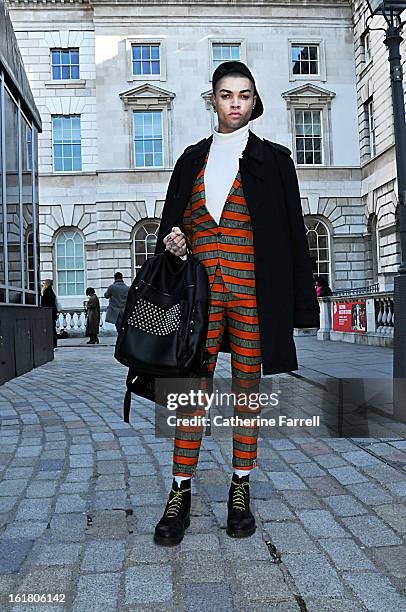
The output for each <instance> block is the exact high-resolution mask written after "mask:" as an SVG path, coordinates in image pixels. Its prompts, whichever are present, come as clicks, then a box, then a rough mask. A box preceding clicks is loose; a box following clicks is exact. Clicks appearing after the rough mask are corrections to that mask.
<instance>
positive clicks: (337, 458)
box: [314, 453, 348, 468]
mask: <svg viewBox="0 0 406 612" xmlns="http://www.w3.org/2000/svg"><path fill="white" fill-rule="evenodd" d="M314 459H315V461H317V463H319V464H320V465H321V466H323V467H325V468H331V467H341V466H343V465H348V462H347V461H346V460H345V459H343V457H342V455H334V454H331V453H329V454H325V455H317V456H316V457H315V458H314Z"/></svg>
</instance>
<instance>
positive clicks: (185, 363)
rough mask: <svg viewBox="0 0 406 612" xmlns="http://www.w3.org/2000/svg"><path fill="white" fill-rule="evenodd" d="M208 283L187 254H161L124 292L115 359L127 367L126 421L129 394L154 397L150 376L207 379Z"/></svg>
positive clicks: (204, 271) (193, 258) (147, 261)
mask: <svg viewBox="0 0 406 612" xmlns="http://www.w3.org/2000/svg"><path fill="white" fill-rule="evenodd" d="M208 304H209V283H208V277H207V272H206V269H205V267H204V266H203V264H201V263H200V262H199V261H198V260H197V259H196V258H195V257H194V256H193V255H192V254H191V252H190V251H188V255H187V258H186V259H185V260H183V259H181V258H180V257H178V256H177V255H173V254H172V253H170V252H169V251H168V250H165V251H164V252H163V253H161V254H159V255H154V256H153V257H150V258H149V259H147V260H146V262H145V263H144V265H143V266H142V267H141V269H140V270H139V272H138V274H137V277H136V278H135V280H134V282H133V283H132V285H131V287H130V290H129V292H128V297H127V303H126V308H125V311H124V316H123V324H122V327H121V329H120V330H119V333H118V337H117V342H116V348H115V353H114V356H115V358H116V359H117V360H118V361H119V362H120V363H122V364H124V365H126V366H128V367H129V373H128V377H127V393H126V398H125V402H124V420H125V421H127V422H128V417H129V410H130V403H131V392H133V393H137V394H138V395H141V396H143V397H148V398H149V399H153V398H154V393H153V380H154V377H172V378H176V377H188V376H194V375H196V376H200V375H201V376H203V375H204V374H205V369H204V366H205V357H206V350H205V344H206V336H207V326H208Z"/></svg>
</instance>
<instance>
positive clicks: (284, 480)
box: [268, 472, 307, 491]
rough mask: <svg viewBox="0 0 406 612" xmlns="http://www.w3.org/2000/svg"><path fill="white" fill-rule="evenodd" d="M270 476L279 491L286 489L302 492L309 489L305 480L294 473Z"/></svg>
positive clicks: (271, 473) (272, 474)
mask: <svg viewBox="0 0 406 612" xmlns="http://www.w3.org/2000/svg"><path fill="white" fill-rule="evenodd" d="M268 476H269V479H270V480H271V481H272V484H273V485H274V487H275V489H278V490H279V491H282V490H286V489H289V490H292V489H293V490H300V489H306V488H307V487H306V484H305V483H304V482H303V480H301V478H299V476H296V474H293V473H292V472H270V473H269V474H268Z"/></svg>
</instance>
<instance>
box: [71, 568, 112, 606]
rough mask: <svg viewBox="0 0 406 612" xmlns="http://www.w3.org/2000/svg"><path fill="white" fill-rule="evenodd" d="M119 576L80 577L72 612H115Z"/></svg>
mask: <svg viewBox="0 0 406 612" xmlns="http://www.w3.org/2000/svg"><path fill="white" fill-rule="evenodd" d="M119 594H120V575H119V574H113V573H106V574H89V575H86V576H80V578H79V582H78V590H77V595H76V598H75V600H74V603H73V612H83V610H94V611H97V612H107V610H117V609H118V601H119Z"/></svg>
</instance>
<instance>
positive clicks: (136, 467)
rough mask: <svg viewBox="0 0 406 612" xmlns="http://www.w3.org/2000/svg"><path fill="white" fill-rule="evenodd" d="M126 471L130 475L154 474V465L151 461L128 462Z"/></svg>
mask: <svg viewBox="0 0 406 612" xmlns="http://www.w3.org/2000/svg"><path fill="white" fill-rule="evenodd" d="M128 471H129V473H130V474H131V476H150V475H151V476H152V475H154V474H155V467H154V465H153V464H152V463H140V464H138V463H129V464H128Z"/></svg>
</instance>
